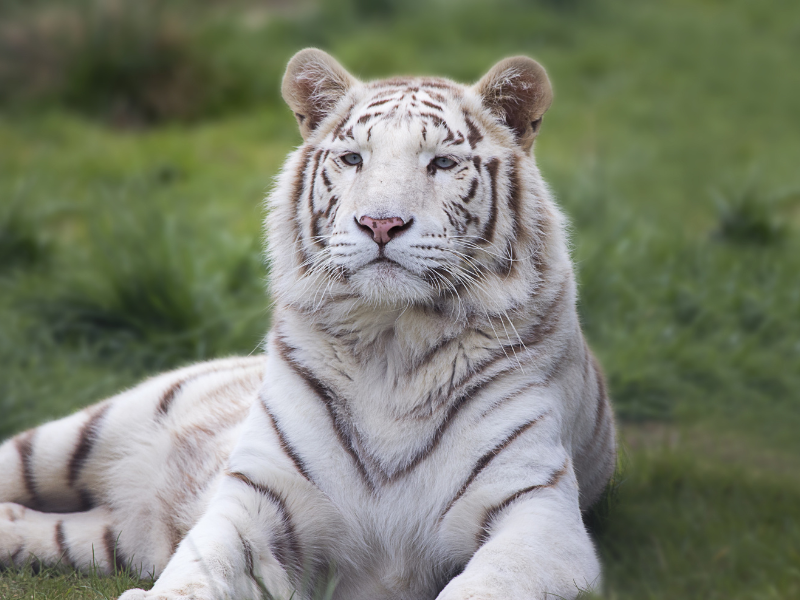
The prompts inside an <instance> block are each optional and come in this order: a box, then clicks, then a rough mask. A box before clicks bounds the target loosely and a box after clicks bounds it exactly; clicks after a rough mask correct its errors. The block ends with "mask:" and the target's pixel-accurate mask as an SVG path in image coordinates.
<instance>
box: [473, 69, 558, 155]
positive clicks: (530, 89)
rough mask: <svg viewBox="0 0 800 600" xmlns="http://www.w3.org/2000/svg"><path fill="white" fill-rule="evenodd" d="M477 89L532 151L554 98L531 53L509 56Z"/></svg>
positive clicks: (491, 107)
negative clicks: (530, 56)
mask: <svg viewBox="0 0 800 600" xmlns="http://www.w3.org/2000/svg"><path fill="white" fill-rule="evenodd" d="M473 89H474V90H475V92H476V93H477V94H478V95H479V96H480V97H481V100H482V101H483V105H484V106H485V107H486V108H488V109H489V110H490V111H491V112H492V113H493V114H494V115H495V116H497V117H498V118H500V120H502V121H503V122H504V123H505V124H506V125H508V126H509V127H510V128H511V130H512V131H513V132H514V135H515V136H516V138H517V142H518V143H519V145H520V146H522V148H523V149H524V150H526V151H527V150H530V148H531V146H532V145H533V140H534V139H535V138H536V135H537V134H538V133H539V127H540V126H541V124H542V115H544V113H545V111H546V110H547V109H548V108H549V107H550V103H551V102H552V101H553V88H552V87H551V86H550V80H549V79H548V78H547V73H546V72H545V70H544V67H542V65H540V64H539V63H537V62H536V61H535V60H533V59H531V58H528V57H527V56H514V57H511V58H506V59H504V60H501V61H500V62H499V63H497V64H496V65H495V66H494V67H492V69H491V70H490V71H489V72H488V73H487V74H486V75H484V76H483V78H482V79H481V80H480V81H479V82H478V83H476V84H475V86H474V88H473Z"/></svg>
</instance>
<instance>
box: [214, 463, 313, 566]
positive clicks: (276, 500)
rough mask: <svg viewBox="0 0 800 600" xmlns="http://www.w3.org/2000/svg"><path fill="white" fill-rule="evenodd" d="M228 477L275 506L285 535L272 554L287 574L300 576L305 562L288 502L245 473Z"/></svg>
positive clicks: (233, 473)
mask: <svg viewBox="0 0 800 600" xmlns="http://www.w3.org/2000/svg"><path fill="white" fill-rule="evenodd" d="M228 476H230V477H233V478H234V479H238V480H239V481H241V482H242V483H244V484H245V485H247V486H249V487H250V488H252V489H253V490H255V491H256V492H258V493H259V494H261V495H262V496H264V497H265V498H267V499H268V500H269V501H270V502H272V503H273V504H274V505H275V508H276V509H277V511H278V517H279V518H280V520H281V524H282V525H283V530H284V535H283V539H281V540H276V544H275V545H274V546H273V549H272V553H273V554H274V555H275V558H276V560H277V561H278V562H279V563H280V565H281V566H282V567H283V568H284V569H285V570H286V571H287V572H289V573H291V574H292V575H295V576H299V575H300V574H301V572H302V566H303V561H302V556H301V554H300V544H299V542H298V539H297V533H296V532H295V528H294V524H293V523H292V518H291V515H290V514H289V510H288V509H287V508H286V501H285V500H284V499H283V497H281V495H280V494H278V492H276V491H274V490H272V489H270V488H268V487H267V486H265V485H263V484H260V483H256V482H254V481H253V480H251V479H250V478H249V477H248V476H247V475H245V474H244V473H239V472H238V471H233V472H230V473H228ZM289 555H291V556H289Z"/></svg>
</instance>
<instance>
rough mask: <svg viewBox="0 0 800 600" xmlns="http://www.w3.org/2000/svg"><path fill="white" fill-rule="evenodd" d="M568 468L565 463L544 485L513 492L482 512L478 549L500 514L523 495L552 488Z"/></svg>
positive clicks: (487, 536)
mask: <svg viewBox="0 0 800 600" xmlns="http://www.w3.org/2000/svg"><path fill="white" fill-rule="evenodd" d="M568 466H569V462H568V461H567V462H565V463H564V466H563V467H561V469H559V470H558V471H554V472H553V473H551V474H550V477H549V478H548V479H547V481H546V482H545V483H541V484H539V485H531V486H529V487H526V488H524V489H521V490H519V491H518V492H514V493H513V494H511V495H510V496H509V497H508V498H506V499H505V500H503V501H502V502H500V503H499V504H495V505H494V506H492V507H491V508H489V509H487V510H486V512H484V516H483V519H482V520H481V528H480V529H479V530H478V540H477V541H478V547H479V548H480V547H481V546H483V545H484V544H485V543H486V540H488V539H489V528H490V527H491V526H492V522H493V521H494V519H495V518H496V517H497V515H498V514H499V513H500V512H502V511H503V510H505V509H506V508H508V507H509V506H510V505H511V504H513V503H514V502H516V501H517V500H518V499H519V498H520V497H521V496H524V495H525V494H528V493H530V492H535V491H538V490H543V489H546V488H549V487H553V486H554V485H555V484H557V483H558V482H559V480H560V479H561V478H562V477H563V476H564V475H565V474H566V473H567V468H568Z"/></svg>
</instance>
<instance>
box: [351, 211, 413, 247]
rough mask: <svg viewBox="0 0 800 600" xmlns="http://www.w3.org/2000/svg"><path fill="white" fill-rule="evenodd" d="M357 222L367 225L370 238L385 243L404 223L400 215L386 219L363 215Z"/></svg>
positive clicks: (398, 231)
mask: <svg viewBox="0 0 800 600" xmlns="http://www.w3.org/2000/svg"><path fill="white" fill-rule="evenodd" d="M358 222H359V223H360V224H361V225H362V226H363V227H369V228H370V229H371V230H372V239H373V240H375V241H376V242H377V243H379V244H385V243H386V242H388V241H389V240H390V239H392V238H393V237H395V236H396V235H397V234H398V233H400V231H402V230H401V228H402V227H403V225H405V224H406V222H405V221H403V219H401V218H400V217H389V218H388V219H373V218H372V217H368V216H366V215H365V216H363V217H361V218H360V219H359V220H358Z"/></svg>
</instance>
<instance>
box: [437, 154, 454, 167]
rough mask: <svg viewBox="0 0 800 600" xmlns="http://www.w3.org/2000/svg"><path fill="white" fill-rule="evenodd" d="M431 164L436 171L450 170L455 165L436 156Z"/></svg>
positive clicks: (445, 158) (451, 160) (450, 160)
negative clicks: (434, 166)
mask: <svg viewBox="0 0 800 600" xmlns="http://www.w3.org/2000/svg"><path fill="white" fill-rule="evenodd" d="M433 164H434V165H436V168H437V169H452V168H453V167H454V166H455V165H456V161H454V160H453V159H452V158H447V157H446V156H437V157H436V158H434V159H433Z"/></svg>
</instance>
